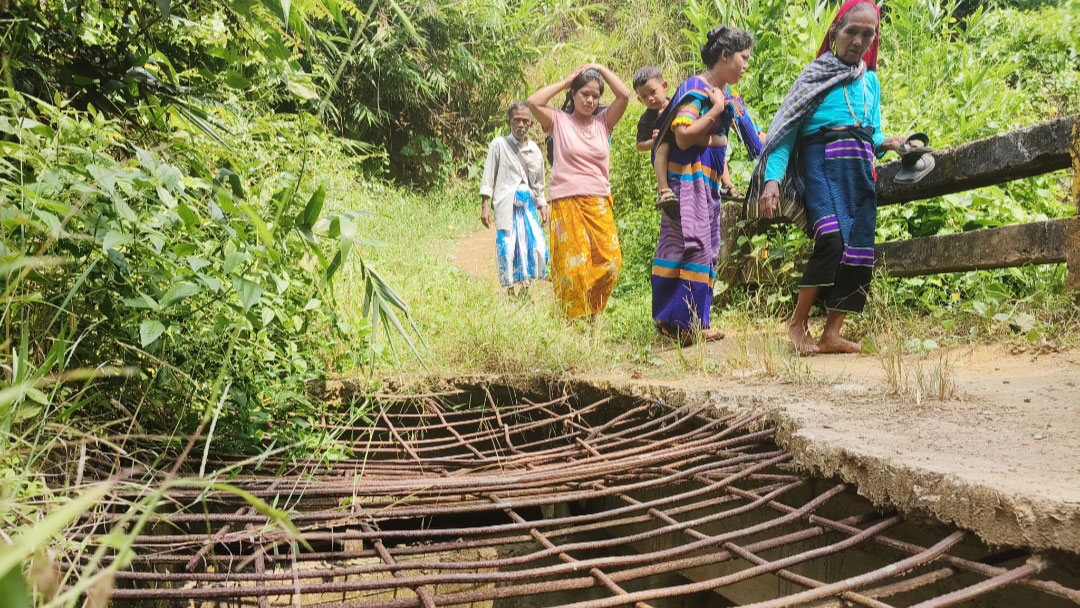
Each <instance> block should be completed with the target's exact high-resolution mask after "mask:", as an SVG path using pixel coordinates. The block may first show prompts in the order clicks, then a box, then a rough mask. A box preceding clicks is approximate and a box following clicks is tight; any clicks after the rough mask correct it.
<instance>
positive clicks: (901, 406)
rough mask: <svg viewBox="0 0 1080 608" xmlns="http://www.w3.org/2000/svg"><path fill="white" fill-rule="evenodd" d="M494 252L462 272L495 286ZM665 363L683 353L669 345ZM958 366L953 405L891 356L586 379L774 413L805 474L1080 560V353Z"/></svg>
mask: <svg viewBox="0 0 1080 608" xmlns="http://www.w3.org/2000/svg"><path fill="white" fill-rule="evenodd" d="M492 241H493V234H492V233H491V232H489V231H480V232H477V233H475V234H473V235H472V236H471V237H469V238H466V239H465V240H463V241H462V242H460V243H459V245H458V247H457V249H456V262H457V263H458V264H459V265H460V266H461V267H462V268H464V269H465V270H467V271H468V272H469V273H470V274H473V275H475V276H477V277H479V278H481V279H484V280H487V281H491V282H492V284H493V285H494V284H495V270H494V262H493V254H492V247H493V244H492ZM775 333H776V335H779V336H782V335H783V333H782V328H781V327H779V326H778V327H777V328H776V332H775ZM775 342H776V341H775V340H774V343H775ZM754 344H757V345H758V346H759V347H761V345H763V344H764V341H763V340H760V339H757V338H754V337H750V336H739V335H737V334H734V333H733V334H731V335H729V336H728V338H727V339H725V340H723V341H721V342H718V343H711V344H709V345H707V346H706V347H705V349H706V350H705V352H704V353H702V352H700V351H699V352H697V353H696V356H699V357H702V356H704V357H710V358H711V357H718V358H721V359H724V358H728V357H732V356H738V355H741V356H742V357H744V358H745V357H746V354H745V352H746V349H747V348H748V346H747V345H751V346H750V348H751V349H752V348H754V347H753V346H752V345H754ZM684 354H685V353H684ZM658 355H659V356H660V357H664V358H670V357H676V356H679V354H678V353H677V352H676V351H674V350H673V349H671V348H663V347H658ZM948 357H949V362H948V365H950V366H951V370H952V371H951V374H950V376H951V379H952V381H953V382H954V383H955V389H954V390H952V391H951V392H952V393H953V394H952V396H951V397H949V398H946V399H937V398H936V397H935V395H927V394H925V392H926V391H920V390H918V383H916V382H911V381H909V382H907V383H906V390H904V391H903V392H904V394H902V395H898V394H896V389H897V383H896V382H895V381H893V382H890V381H889V377H888V375H887V373H886V368H885V364H884V363H883V360H882V358H880V357H876V356H871V355H829V356H819V357H813V358H806V359H801V360H800V361H802V362H805V365H806V366H807V367H805V368H803V369H802V370H801V373H799V374H796V375H795V378H796V379H794V380H792V377H793V376H792V375H791V374H790V373H789V374H786V375H785V374H781V375H780V376H779V377H778V376H776V375H774V374H766V373H763V372H762V371H761V370H754V369H752V368H751V369H747V370H746V371H745V372H741V373H737V374H735V375H734V376H737V377H729V378H718V377H716V376H704V375H699V374H693V373H687V374H686V375H685V376H682V377H678V378H663V379H655V378H653V379H646V378H635V377H633V376H632V375H631V374H629V373H628V374H619V373H615V374H604V375H594V376H585V377H582V378H580V380H581V381H582V382H587V383H590V384H594V385H599V386H601V387H603V386H608V387H610V388H611V389H614V390H619V391H624V392H633V393H636V394H640V395H647V396H650V397H656V398H663V399H665V400H667V401H668V402H672V403H679V402H693V403H706V402H708V403H711V404H713V405H714V406H715V407H716V409H717V411H726V410H731V409H735V408H749V407H764V408H767V409H768V410H769V411H770V416H771V418H772V419H773V421H774V422H775V423H776V424H777V425H778V427H779V429H780V432H779V435H778V440H779V442H780V444H781V445H782V446H783V447H784V448H786V449H788V450H790V451H791V452H792V453H793V454H794V456H795V461H796V464H797V465H798V466H799V467H800V468H802V469H805V470H810V471H813V472H815V473H817V474H820V475H826V476H837V477H840V478H842V479H844V480H846V481H848V482H851V483H853V484H856V485H857V486H858V488H859V491H860V493H862V494H863V495H865V496H867V497H868V498H870V499H872V500H874V501H877V502H883V503H884V502H888V503H891V504H893V505H895V506H896V507H897V508H898V509H900V510H901V511H904V512H906V513H908V514H924V515H927V516H931V517H933V518H936V519H939V520H943V521H946V522H951V523H954V524H956V525H958V526H960V527H962V528H965V529H968V530H972V531H974V532H976V533H977V534H978V535H979V536H980V537H982V539H983V540H984V541H986V542H988V543H990V544H999V543H1000V544H1010V545H1023V546H1027V547H1031V548H1035V549H1048V548H1056V549H1064V550H1068V551H1071V552H1074V553H1080V387H1078V384H1080V353H1077V352H1076V351H1075V350H1073V351H1066V352H1052V353H1045V354H1037V355H1036V354H1032V353H1028V352H1024V353H1015V352H1012V351H1011V350H1010V349H1009V348H1008V347H1007V346H1004V345H993V344H991V345H978V346H973V347H968V348H963V349H957V350H953V351H950V352H949V353H948ZM753 358H754V357H753V355H752V354H751V359H753ZM900 365H901V366H902V367H903V368H904V369H905V370H906V371H907V372H909V373H911V372H913V371H914V370H915V368H916V367H917V366H920V365H921V366H923V368H924V369H923V371H924V373H925V374H927V375H929V374H931V373H933V372H934V371H935V365H936V366H938V369H940V366H941V363H940V362H938V363H934V361H933V360H927V359H920V358H916V357H908V358H906V359H904V360H903V361H902V362H901V363H900ZM778 378H779V379H778ZM931 392H932V391H931Z"/></svg>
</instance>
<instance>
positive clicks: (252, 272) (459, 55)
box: [0, 0, 1080, 606]
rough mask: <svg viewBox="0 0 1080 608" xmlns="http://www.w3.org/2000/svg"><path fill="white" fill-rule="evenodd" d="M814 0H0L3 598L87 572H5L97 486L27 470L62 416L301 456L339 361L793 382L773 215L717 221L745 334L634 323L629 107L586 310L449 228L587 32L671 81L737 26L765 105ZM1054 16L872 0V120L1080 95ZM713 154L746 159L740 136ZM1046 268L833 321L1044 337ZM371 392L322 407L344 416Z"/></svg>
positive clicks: (73, 585)
mask: <svg viewBox="0 0 1080 608" xmlns="http://www.w3.org/2000/svg"><path fill="white" fill-rule="evenodd" d="M831 11H832V8H831V7H830V6H829V5H827V4H825V3H818V2H816V1H814V0H798V1H795V2H786V1H784V0H741V1H738V2H734V3H725V2H721V1H720V0H689V1H688V2H686V3H670V2H660V1H659V0H625V1H621V2H614V1H611V2H595V3H588V4H585V3H569V2H556V1H549V0H522V1H521V2H494V3H490V2H478V1H472V0H468V1H465V2H450V1H444V0H435V1H428V2H420V1H417V0H373V1H372V0H365V1H363V2H351V1H349V0H305V1H301V0H293V1H291V2H290V1H288V0H253V1H247V2H225V3H187V2H171V1H170V0H159V1H158V2H141V3H135V2H129V1H127V0H105V1H103V2H93V3H82V4H79V6H78V8H72V6H71V3H68V2H61V1H60V0H46V1H44V2H39V1H37V0H7V1H4V2H0V23H3V25H4V27H3V28H0V50H2V53H0V57H2V66H0V78H2V80H0V89H2V93H0V150H2V154H0V225H2V228H0V230H2V233H0V235H2V236H0V271H2V275H3V298H4V302H3V317H2V320H0V324H2V333H0V347H2V348H0V366H2V372H0V376H2V381H0V528H2V530H3V540H2V542H0V604H3V605H12V606H16V605H26V603H25V601H26V600H25V598H26V597H27V594H29V597H31V598H32V602H33V603H35V604H39V605H51V606H59V605H72V602H73V601H74V600H73V598H75V597H76V596H77V595H78V593H81V592H82V591H81V590H86V589H90V588H92V587H94V586H95V585H106V586H107V584H108V582H107V577H102V578H99V579H95V580H81V581H74V580H64V581H61V582H62V583H63V586H64V587H65V588H67V589H68V591H67V592H66V595H63V594H61V595H52V594H50V593H45V592H43V591H41V590H40V589H38V588H37V587H36V585H37V581H33V582H34V584H33V585H31V587H32V589H31V590H30V591H24V589H25V586H24V584H23V582H22V581H23V578H22V577H21V576H20V573H22V572H24V571H26V572H29V564H30V562H31V561H33V560H32V559H31V556H34V555H37V556H38V557H37V558H34V559H37V560H38V562H37V563H39V564H40V563H41V560H45V559H46V558H44V557H42V555H43V554H42V553H41V550H42V549H43V548H44V547H47V546H49V545H50V544H52V543H55V542H58V540H57V539H58V538H61V537H62V534H61V532H62V530H63V529H64V527H65V526H66V525H67V523H68V522H69V521H71V519H72V518H74V517H77V516H78V515H79V513H80V512H81V511H83V510H85V509H86V508H88V507H89V506H90V505H91V504H93V503H94V502H95V501H96V500H98V498H99V497H100V496H101V495H102V493H103V492H104V491H106V490H107V489H108V488H105V489H102V487H94V488H86V487H82V486H79V487H65V486H64V484H63V483H57V482H56V479H58V478H56V477H52V476H47V475H45V473H44V471H46V469H49V467H57V466H58V467H59V469H61V470H63V469H65V467H67V466H68V465H67V464H66V463H68V462H70V461H72V459H73V458H76V457H74V456H72V454H73V452H71V449H73V448H71V446H73V445H87V444H100V445H109V446H111V447H110V449H116V448H117V447H119V448H120V449H124V448H129V447H130V446H131V442H132V439H131V437H137V436H155V437H158V438H164V439H165V441H164V443H163V444H161V445H167V446H169V447H168V449H163V451H161V452H156V453H154V454H143V455H141V456H140V459H142V461H145V462H153V461H154V460H155V459H161V461H167V457H166V456H165V455H164V454H166V453H168V454H171V455H172V456H175V455H176V453H178V452H179V451H181V450H182V448H183V447H184V445H185V444H184V443H183V442H182V441H180V439H178V438H181V437H185V436H189V435H191V434H193V433H199V434H201V435H202V436H204V437H207V436H209V437H212V439H213V445H214V448H215V449H220V450H227V451H236V452H247V453H252V454H260V453H262V454H265V453H269V452H284V453H290V452H292V453H301V452H302V453H308V454H310V453H318V454H324V452H323V447H322V446H324V445H325V444H326V443H327V442H326V439H327V437H326V435H325V433H324V432H323V431H321V430H320V429H319V426H318V424H317V422H318V421H319V420H320V419H321V417H322V416H324V415H325V414H326V413H327V412H326V407H325V406H324V404H322V403H321V402H319V401H318V399H316V398H313V397H311V396H310V395H309V393H308V388H307V387H308V384H309V382H311V381H313V380H320V379H324V378H329V377H335V376H361V377H364V378H367V379H370V382H371V386H372V389H373V391H374V390H378V389H379V386H380V381H381V380H382V379H384V378H387V377H390V376H395V375H412V374H417V373H421V374H426V373H474V372H479V373H523V374H545V375H553V376H562V375H568V374H574V373H580V372H597V373H605V372H613V373H633V374H643V375H647V376H652V377H670V376H673V375H677V374H685V373H700V374H707V375H718V374H729V373H734V372H739V371H745V370H747V369H754V370H763V371H764V372H765V373H768V374H776V375H784V376H785V377H787V378H789V379H796V380H799V379H806V369H805V366H803V365H801V364H800V362H799V361H798V360H797V359H795V358H793V357H791V356H790V354H789V353H788V352H787V350H786V349H785V345H784V344H783V343H782V341H777V340H776V338H775V336H773V335H772V333H774V330H775V326H776V324H777V323H778V322H779V321H780V320H781V319H783V318H784V317H785V316H786V315H787V314H788V313H789V311H790V306H791V295H792V293H793V289H792V287H793V284H794V280H795V278H797V276H798V268H799V267H800V260H801V259H803V258H805V257H806V256H807V255H808V253H809V242H808V241H807V240H806V238H805V237H804V236H803V235H801V234H800V233H798V232H797V231H795V230H792V229H790V228H786V227H774V228H771V229H770V231H769V232H768V233H765V234H760V235H756V236H753V237H750V238H746V237H743V238H744V239H745V240H740V241H739V243H738V245H739V246H740V247H741V248H743V254H744V255H747V256H750V257H752V258H753V259H754V260H755V261H757V262H758V263H760V264H762V267H763V269H765V270H764V273H765V276H766V278H767V280H766V281H764V282H763V283H762V284H760V285H757V286H755V287H754V288H753V289H748V288H744V287H734V286H728V285H725V284H722V283H718V285H717V287H716V289H717V291H718V292H719V293H720V294H721V295H722V298H720V300H723V301H725V302H726V305H725V306H724V307H723V308H722V309H719V310H718V311H717V315H718V318H717V320H716V321H715V322H716V323H717V324H718V325H719V326H720V327H733V328H736V329H738V330H740V331H739V334H740V337H739V338H738V339H739V340H741V342H740V344H739V345H738V347H737V348H736V351H737V352H738V353H744V354H737V355H736V356H734V357H733V358H732V359H731V360H726V361H714V360H710V359H709V357H708V356H707V354H706V353H705V352H704V351H702V350H694V349H686V350H685V351H676V352H675V353H674V356H671V353H672V346H671V345H669V344H663V343H660V342H657V341H656V337H655V332H654V331H653V328H652V325H651V321H650V314H649V306H650V304H649V281H648V277H649V271H650V264H651V259H652V254H653V246H654V242H655V240H654V239H655V238H656V231H657V225H658V217H657V215H656V211H655V210H654V208H653V206H652V204H651V199H652V197H653V189H652V188H653V186H652V177H651V170H650V168H649V166H648V158H647V155H644V154H638V153H636V152H634V150H633V145H632V138H633V133H634V124H635V123H636V120H637V116H638V115H639V113H640V112H641V111H642V110H643V108H642V107H641V106H640V105H639V104H636V103H635V104H632V105H631V110H630V111H629V112H628V113H627V116H626V117H625V118H624V119H623V121H622V122H621V123H620V125H619V127H618V128H617V129H616V132H615V135H614V141H613V153H612V185H613V189H614V198H615V208H616V214H617V226H618V229H619V234H620V239H621V241H622V246H623V255H624V266H623V274H622V277H621V279H620V282H619V285H618V287H617V289H616V292H615V294H614V296H613V298H612V300H611V303H610V305H609V308H608V310H607V311H606V312H605V314H604V315H603V317H602V321H601V322H600V323H599V324H598V325H597V326H595V327H593V326H589V325H587V324H569V323H567V322H566V321H565V320H564V319H562V318H561V316H560V315H559V314H558V312H557V310H556V308H555V306H554V304H553V303H552V302H551V298H550V297H546V296H545V294H544V293H543V286H541V287H540V288H538V289H537V290H536V291H537V292H539V293H537V294H535V297H533V298H526V299H508V298H507V296H506V295H505V294H504V293H502V292H501V291H500V290H498V289H496V288H494V287H493V286H492V285H490V284H488V283H485V282H483V281H481V280H479V279H476V278H473V277H470V276H468V275H467V274H466V273H465V272H463V271H462V270H461V269H460V268H458V267H457V266H456V265H455V264H454V259H453V255H454V247H455V243H456V242H457V241H459V240H460V239H461V238H462V237H464V236H466V235H468V234H471V233H473V232H474V231H476V230H477V229H479V221H478V219H479V218H478V216H479V204H478V199H477V196H476V181H477V179H478V174H479V171H480V168H481V166H482V162H483V158H482V154H483V151H484V150H485V148H486V142H487V140H488V139H489V138H490V137H491V136H493V135H494V134H496V133H499V132H501V131H500V130H501V129H503V128H504V126H503V125H502V117H503V116H504V114H503V109H504V108H505V106H506V104H508V103H509V102H510V101H511V100H513V99H518V98H522V97H524V96H525V95H526V94H527V93H528V92H530V91H531V90H533V89H535V88H536V87H538V86H540V84H542V83H547V82H551V81H554V80H555V79H557V78H561V77H562V76H564V75H565V74H566V73H567V72H569V71H570V70H571V69H572V68H573V67H575V66H577V65H579V64H581V63H584V62H590V61H601V62H604V63H606V64H608V65H610V66H611V67H612V68H613V69H615V70H616V71H618V72H619V73H620V74H622V75H624V76H626V77H628V76H629V75H630V74H632V72H633V70H634V69H636V68H637V67H638V66H640V65H643V64H646V63H652V64H657V65H659V66H660V67H661V69H662V70H663V72H664V74H665V75H666V76H667V79H668V81H669V83H671V86H672V87H673V88H674V87H675V86H677V83H678V82H679V81H680V80H681V79H682V78H683V77H685V76H687V75H689V74H691V73H693V72H695V71H696V70H697V69H698V65H697V63H698V59H697V53H696V47H697V44H698V43H699V41H700V40H701V39H702V38H703V37H704V33H705V32H706V31H707V30H708V29H709V28H710V27H711V26H713V25H715V24H716V23H719V22H723V21H734V22H736V23H739V24H741V25H743V26H744V27H747V28H748V29H750V30H751V31H752V32H753V33H754V34H755V36H756V37H757V41H758V42H757V45H756V47H755V51H754V56H753V59H752V61H751V68H750V71H749V72H748V73H747V77H746V80H745V82H744V83H742V85H741V86H740V92H741V93H742V95H743V97H744V98H745V99H746V101H747V102H748V103H749V105H750V106H751V108H752V109H753V111H754V112H755V114H756V118H758V120H759V122H760V123H762V124H767V121H768V119H769V118H770V117H771V115H772V113H773V112H774V111H775V109H776V107H777V105H778V104H779V101H780V99H781V97H782V96H783V94H784V92H785V91H786V89H787V87H788V85H789V84H790V82H791V81H792V79H793V78H794V76H795V75H796V74H797V72H798V71H799V70H800V69H801V68H802V66H803V65H804V64H805V63H806V62H807V61H809V59H810V58H811V57H812V53H813V50H814V48H816V41H817V40H819V39H820V37H821V35H822V33H823V30H824V25H823V24H824V23H825V22H826V21H827V19H828V18H829V16H830V15H831ZM1077 39H1080V0H1059V1H1047V2H1039V1H1034V0H1002V1H1001V2H999V3H974V2H956V1H955V0H890V1H889V2H888V3H887V11H886V20H885V24H884V40H883V48H882V65H881V74H882V80H883V83H884V89H885V94H886V105H885V108H884V111H885V115H886V124H887V126H888V129H889V130H890V132H893V133H906V132H909V131H913V130H919V131H925V132H927V133H929V134H930V136H931V138H932V140H933V141H932V143H933V144H934V145H935V146H936V147H948V146H951V145H955V144H959V143H962V142H965V141H969V140H972V139H975V138H978V137H983V136H986V135H990V134H993V133H996V132H999V131H1003V130H1008V129H1012V128H1017V127H1020V126H1023V125H1027V124H1031V123H1035V122H1039V121H1042V120H1045V119H1048V118H1050V117H1053V116H1057V115H1062V114H1068V113H1075V112H1078V111H1080V49H1078V48H1077V46H1076V44H1075V41H1076V40H1077ZM537 135H538V134H537ZM732 168H733V173H734V177H735V181H736V183H737V184H745V183H746V178H747V177H748V175H749V172H750V168H751V165H750V163H749V162H748V161H747V160H746V158H745V156H744V155H743V154H742V153H741V152H738V151H737V152H736V154H735V157H734V160H733V163H732ZM1070 179H1071V177H1070V176H1069V175H1068V174H1067V173H1059V174H1052V175H1046V176H1041V177H1037V178H1031V179H1026V180H1021V181H1018V182H1014V183H1011V184H1008V185H1005V186H1000V187H992V188H984V189H981V190H978V191H974V192H969V193H963V194H958V195H950V196H946V197H940V198H937V199H933V200H930V201H926V202H922V203H919V204H914V205H903V206H896V207H891V208H888V209H885V210H883V212H882V217H881V221H880V227H879V235H878V238H879V240H891V239H902V238H907V237H911V236H923V235H929V234H941V233H947V232H956V231H962V230H971V229H975V228H980V227H985V226H995V225H1005V224H1015V223H1021V222H1029V221H1036V220H1040V219H1047V218H1056V217H1063V216H1068V215H1071V214H1073V213H1075V208H1074V207H1073V206H1072V204H1071V203H1070V202H1069V187H1070ZM1064 277H1065V268H1064V266H1062V265H1056V266H1043V267H1037V268H1021V269H1009V270H1002V271H993V272H978V273H965V274H956V275H943V276H935V277H926V278H918V279H903V280H897V279H885V278H880V279H878V280H876V281H875V285H874V290H875V298H874V299H873V300H872V301H874V302H875V304H874V306H873V309H872V310H871V312H870V314H868V315H864V317H863V318H862V319H860V320H858V321H857V322H856V323H855V324H854V325H853V331H855V332H856V334H857V336H856V337H858V338H862V339H864V344H865V345H866V346H867V347H868V351H872V352H874V351H876V352H878V353H880V354H879V356H880V357H881V358H882V361H883V365H886V366H887V365H890V363H889V361H891V360H892V359H890V357H894V356H895V354H896V353H898V352H899V353H913V352H914V353H923V354H925V355H926V356H928V357H929V356H932V354H933V353H934V352H935V351H936V350H937V349H939V348H942V347H946V346H949V345H954V344H960V343H970V342H979V341H988V340H994V341H1007V342H1010V343H1013V344H1015V345H1016V347H1017V348H1027V349H1031V350H1032V351H1039V350H1040V349H1062V348H1068V347H1070V346H1072V345H1073V344H1074V343H1075V341H1076V340H1077V338H1078V334H1080V329H1078V326H1080V322H1078V318H1080V311H1078V309H1077V307H1076V305H1075V304H1074V303H1073V301H1072V300H1071V298H1070V296H1068V295H1067V294H1065V293H1064V290H1063V285H1064ZM939 356H940V355H939ZM928 369H929V370H930V371H927V372H925V373H923V376H924V379H925V381H924V382H923V384H925V386H926V390H922V389H920V390H922V392H924V393H940V394H946V393H947V392H948V389H949V386H948V378H947V377H941V374H940V373H939V374H938V376H934V377H931V376H933V373H934V371H933V369H932V368H928ZM902 374H903V372H902V371H897V376H898V377H899V376H902ZM908 384H910V383H908ZM908 384H905V383H904V381H903V380H902V379H900V380H897V384H896V386H897V389H896V390H897V391H901V390H906V389H903V387H904V386H908ZM368 407H369V405H368V404H365V403H354V404H346V407H345V408H344V410H345V411H341V412H338V413H340V414H341V415H344V416H348V417H349V419H350V420H364V419H365V418H364V416H366V415H367V411H368ZM79 442H82V443H81V444H80V443H79ZM324 455H325V456H326V457H327V458H332V457H335V456H336V455H334V454H324ZM172 456H169V457H172ZM199 456H200V454H198V450H196V451H195V453H194V454H193V455H192V456H191V458H190V460H189V462H188V463H189V464H190V465H192V466H194V465H196V464H197V463H199ZM203 464H204V466H205V456H203ZM212 481H213V478H208V479H207V483H210V482H212ZM131 483H133V482H131ZM83 490H86V492H87V493H85V494H83V496H84V497H89V498H84V499H82V500H81V502H69V501H68V500H67V499H66V498H65V496H68V495H70V494H73V493H74V494H78V493H80V492H82V491H83ZM159 499H160V496H157V497H156V498H155V497H154V496H151V497H149V498H147V499H146V500H144V501H140V502H138V503H132V504H130V505H127V508H129V509H130V511H129V518H134V519H132V520H131V521H137V522H141V523H140V524H139V525H143V524H145V523H146V521H147V519H146V518H148V517H150V516H151V515H150V514H151V513H152V512H153V510H154V508H156V505H157V504H158V502H157V501H158V500H159ZM255 506H256V507H257V508H260V509H264V510H267V512H272V513H275V519H276V520H277V521H279V522H280V524H281V525H283V526H286V527H287V525H288V524H287V520H286V519H284V517H283V516H280V514H279V513H277V512H275V511H273V509H272V507H271V506H269V505H258V504H257V505H255ZM50 514H51V515H50ZM133 529H138V526H135V527H129V528H128V531H129V532H128V533H129V534H130V533H132V532H131V530H133ZM122 537H123V535H119V536H118V537H117V538H118V540H117V542H118V543H119V545H118V546H122ZM114 563H115V564H116V565H117V567H119V566H120V563H121V560H117V561H116V562H114ZM72 589H76V591H72ZM5 593H11V594H12V595H4V594H5ZM16 597H17V598H20V599H19V600H18V601H20V602H23V603H22V604H19V603H15V600H10V601H8V599H7V598H16Z"/></svg>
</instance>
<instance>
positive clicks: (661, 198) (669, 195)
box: [655, 188, 679, 217]
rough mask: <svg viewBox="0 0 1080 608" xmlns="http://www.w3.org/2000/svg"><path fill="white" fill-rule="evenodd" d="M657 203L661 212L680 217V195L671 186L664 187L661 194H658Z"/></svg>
mask: <svg viewBox="0 0 1080 608" xmlns="http://www.w3.org/2000/svg"><path fill="white" fill-rule="evenodd" d="M655 205H656V208H657V209H659V210H660V211H661V212H663V213H667V214H668V215H670V216H672V217H679V197H677V196H675V193H674V192H672V191H671V188H664V189H663V190H661V191H660V194H658V195H656V203H655Z"/></svg>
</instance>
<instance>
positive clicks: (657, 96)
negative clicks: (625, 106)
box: [634, 78, 667, 110]
mask: <svg viewBox="0 0 1080 608" xmlns="http://www.w3.org/2000/svg"><path fill="white" fill-rule="evenodd" d="M634 92H635V93H637V98H638V100H639V101H641V103H643V104H645V107H646V108H649V109H650V110H659V109H660V108H661V107H663V106H664V102H665V101H667V83H666V82H664V81H663V80H660V79H659V78H650V79H649V80H646V81H645V84H643V85H641V86H640V87H638V88H636V89H634Z"/></svg>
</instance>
